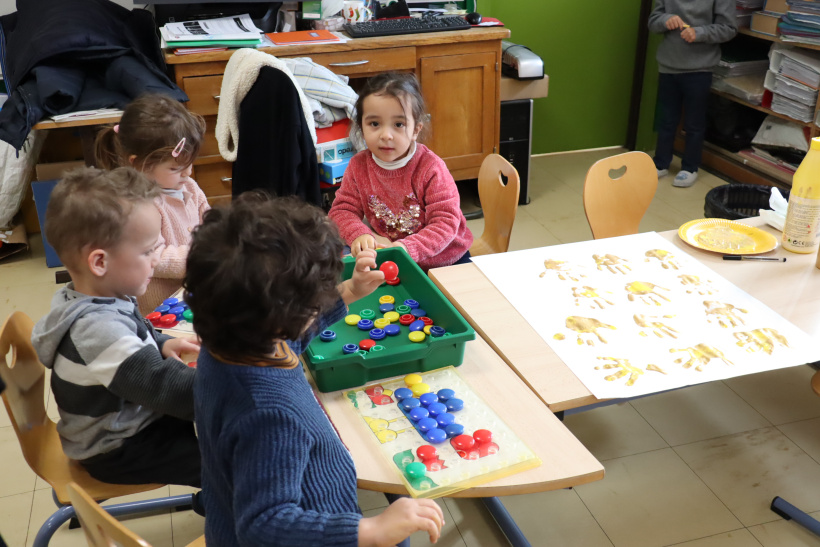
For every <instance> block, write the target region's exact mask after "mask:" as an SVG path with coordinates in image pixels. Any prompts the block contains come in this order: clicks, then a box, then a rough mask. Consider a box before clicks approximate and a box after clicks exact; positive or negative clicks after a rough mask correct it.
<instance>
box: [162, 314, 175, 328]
mask: <svg viewBox="0 0 820 547" xmlns="http://www.w3.org/2000/svg"><path fill="white" fill-rule="evenodd" d="M157 323H158V324H159V327H160V328H162V329H170V328H171V327H173V326H174V325H176V324H177V323H178V321H177V316H176V315H174V314H172V313H166V314H165V315H163V316H161V317H160V318H159V319H158V320H157Z"/></svg>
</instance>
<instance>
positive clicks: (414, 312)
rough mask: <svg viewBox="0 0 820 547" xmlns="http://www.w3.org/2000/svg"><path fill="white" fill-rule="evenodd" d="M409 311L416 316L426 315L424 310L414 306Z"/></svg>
mask: <svg viewBox="0 0 820 547" xmlns="http://www.w3.org/2000/svg"><path fill="white" fill-rule="evenodd" d="M410 313H412V314H413V315H415V316H416V317H424V316H425V315H427V311H425V310H423V309H421V308H416V309H414V310H413V311H411V312H410Z"/></svg>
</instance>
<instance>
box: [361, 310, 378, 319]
mask: <svg viewBox="0 0 820 547" xmlns="http://www.w3.org/2000/svg"><path fill="white" fill-rule="evenodd" d="M359 315H361V316H362V319H373V318H374V317H376V312H374V311H373V310H371V309H364V310H362V311H360V312H359Z"/></svg>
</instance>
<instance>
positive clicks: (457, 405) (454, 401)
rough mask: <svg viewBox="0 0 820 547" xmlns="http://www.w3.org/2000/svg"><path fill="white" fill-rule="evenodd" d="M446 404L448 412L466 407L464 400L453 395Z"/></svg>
mask: <svg viewBox="0 0 820 547" xmlns="http://www.w3.org/2000/svg"><path fill="white" fill-rule="evenodd" d="M444 405H445V406H446V407H447V412H458V411H459V410H461V409H462V408H464V401H462V400H461V399H459V398H458V397H451V398H449V399H447V402H445V403H444Z"/></svg>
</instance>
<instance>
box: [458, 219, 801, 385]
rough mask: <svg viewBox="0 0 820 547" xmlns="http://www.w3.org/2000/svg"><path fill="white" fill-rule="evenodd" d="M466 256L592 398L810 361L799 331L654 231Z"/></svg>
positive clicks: (691, 382)
mask: <svg viewBox="0 0 820 547" xmlns="http://www.w3.org/2000/svg"><path fill="white" fill-rule="evenodd" d="M473 261H474V262H475V264H476V265H477V266H478V267H479V268H480V269H481V271H482V272H483V273H484V275H486V276H487V278H488V279H490V281H492V283H493V284H494V285H495V286H496V287H497V288H498V290H499V291H500V292H501V293H502V294H503V295H504V297H506V299H507V300H508V301H509V302H510V303H511V304H512V305H513V306H514V307H515V308H516V309H517V310H518V312H519V313H520V314H521V315H522V316H523V317H524V319H526V320H527V322H529V324H530V325H532V327H533V328H534V329H535V331H536V332H538V334H539V335H541V336H542V337H543V338H544V340H545V341H546V342H547V343H548V344H549V345H550V347H551V348H552V349H553V350H554V351H555V353H557V354H558V356H559V357H560V358H561V359H562V360H563V361H564V363H566V364H567V366H569V367H570V369H572V371H573V372H574V373H575V375H576V376H577V377H578V378H579V379H580V380H581V381H582V382H583V383H584V385H585V386H586V387H587V388H588V389H589V390H590V391H591V392H592V394H593V395H595V396H596V397H598V398H601V399H603V398H616V397H617V398H620V397H633V396H636V395H644V394H647V393H655V392H658V391H663V390H667V389H673V388H678V387H683V386H686V385H690V384H697V383H701V382H708V381H711V380H719V379H723V378H730V377H732V376H740V375H743V374H751V373H755V372H762V371H766V370H773V369H777V368H785V367H789V366H794V365H800V364H805V363H808V362H811V361H813V359H812V358H811V357H810V356H811V351H810V339H809V337H808V335H806V333H804V332H803V331H802V330H800V329H799V328H797V327H796V326H794V325H793V324H791V323H790V322H788V321H786V320H785V319H784V318H782V317H781V316H780V315H778V314H777V313H775V312H774V311H773V310H771V309H770V308H768V307H767V306H765V305H764V304H762V303H761V302H759V301H758V300H757V299H755V298H753V297H752V296H750V295H749V294H747V293H746V292H744V291H742V290H740V289H739V288H737V287H736V286H735V285H733V284H732V283H730V282H729V281H727V280H726V279H724V278H722V277H720V276H719V275H717V274H716V273H715V272H714V271H712V270H711V269H709V268H707V267H706V266H704V265H703V264H701V263H700V262H698V261H697V260H695V259H694V258H692V257H691V256H689V255H688V254H686V253H684V252H682V251H680V250H679V249H677V248H676V247H675V246H674V245H673V244H672V243H670V242H668V241H667V240H665V239H664V238H662V237H661V236H659V235H658V234H656V233H646V234H637V235H631V236H624V237H617V238H611V239H602V240H597V241H585V242H581V243H571V244H566V245H556V246H552V247H543V248H540V249H528V250H525V251H517V252H511V253H503V254H495V255H487V256H480V257H475V258H474V259H473ZM772 268H773V269H776V268H777V263H773V264H772ZM772 275H773V277H772V282H773V283H776V282H777V281H776V272H775V271H773V272H772Z"/></svg>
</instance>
